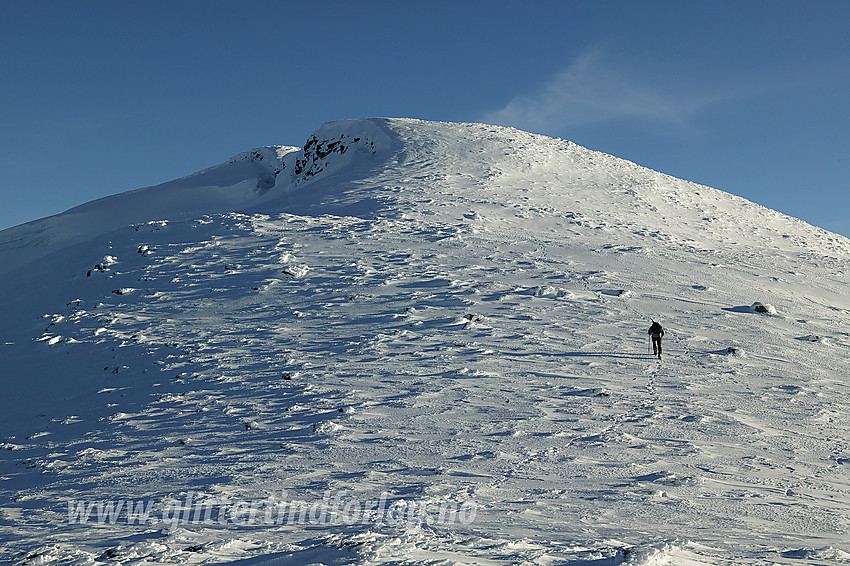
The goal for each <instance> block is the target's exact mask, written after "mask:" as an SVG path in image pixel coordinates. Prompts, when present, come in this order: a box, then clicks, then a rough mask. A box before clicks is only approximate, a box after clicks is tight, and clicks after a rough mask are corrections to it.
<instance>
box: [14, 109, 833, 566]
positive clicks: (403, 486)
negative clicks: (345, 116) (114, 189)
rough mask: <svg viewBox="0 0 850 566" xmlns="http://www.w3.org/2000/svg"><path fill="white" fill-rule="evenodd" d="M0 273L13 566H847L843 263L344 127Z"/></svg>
mask: <svg viewBox="0 0 850 566" xmlns="http://www.w3.org/2000/svg"><path fill="white" fill-rule="evenodd" d="M0 250H3V251H2V252H0V258H2V262H0V263H2V264H3V272H2V274H0V276H1V277H2V283H0V285H2V297H3V313H4V322H3V324H2V327H0V354H1V355H2V357H0V359H2V362H3V369H2V376H3V392H4V403H3V411H2V416H0V423H2V429H0V448H2V450H0V478H2V482H0V548H2V549H3V551H2V553H0V558H2V559H4V560H7V561H9V562H11V563H14V564H32V565H39V564H59V563H61V564H95V563H98V564H99V563H107V564H109V563H115V564H142V563H152V562H160V563H185V564H199V563H221V562H232V561H241V563H242V564H246V565H249V564H256V565H260V564H262V565H272V564H275V565H304V564H328V565H330V564H334V565H337V564H364V565H382V564H406V565H423V564H429V565H432V564H440V565H452V564H479V565H506V564H528V565H554V564H570V565H587V564H592V565H597V566H605V565H616V564H624V563H625V564H644V565H650V564H652V565H656V564H657V565H662V564H677V565H702V564H717V565H731V564H806V563H811V564H848V563H850V544H848V542H847V541H848V539H849V538H850V420H848V398H849V397H848V395H850V387H848V382H847V379H848V377H847V376H848V369H850V365H848V362H847V359H848V354H850V333H848V327H847V325H848V322H849V321H850V299H848V297H847V284H848V276H847V269H848V261H850V241H848V240H847V239H845V238H843V237H841V236H838V235H835V234H831V233H828V232H826V231H823V230H821V229H818V228H815V227H812V226H810V225H808V224H806V223H804V222H802V221H799V220H796V219H793V218H789V217H787V216H784V215H782V214H779V213H777V212H774V211H771V210H768V209H766V208H763V207H761V206H758V205H755V204H753V203H750V202H748V201H746V200H743V199H741V198H738V197H735V196H732V195H729V194H727V193H724V192H721V191H718V190H715V189H712V188H708V187H704V186H700V185H696V184H693V183H689V182H686V181H682V180H678V179H674V178H671V177H669V176H665V175H662V174H660V173H657V172H654V171H651V170H647V169H645V168H641V167H639V166H637V165H635V164H633V163H630V162H627V161H623V160H621V159H617V158H614V157H611V156H609V155H605V154H602V153H597V152H593V151H589V150H587V149H584V148H582V147H579V146H577V145H575V144H572V143H570V142H566V141H562V140H556V139H551V138H546V137H542V136H536V135H532V134H528V133H524V132H521V131H517V130H513V129H507V128H500V127H493V126H484V125H476V124H443V123H430V122H421V121H415V120H398V119H392V120H390V119H374V120H356V121H345V122H335V123H329V124H326V125H325V126H323V127H322V128H321V129H320V130H318V131H317V132H316V133H315V134H314V135H313V136H311V137H310V138H309V140H308V142H307V144H306V145H305V147H304V148H303V149H300V150H294V149H292V148H265V149H260V150H255V151H253V152H249V153H247V154H244V155H242V156H239V157H237V158H234V159H233V160H231V161H230V162H228V163H226V164H223V165H220V166H217V167H213V168H211V169H208V170H206V171H204V172H201V173H198V174H196V175H193V176H190V177H187V178H185V179H181V180H178V181H174V182H171V183H166V184H164V185H160V186H158V187H153V188H148V189H141V190H138V191H133V192H130V193H124V194H120V195H116V196H114V197H110V198H107V199H102V200H99V201H95V202H93V203H89V204H87V205H83V206H81V207H78V208H76V209H72V210H70V211H68V212H67V213H65V214H62V215H58V216H55V217H51V218H47V219H44V220H39V221H36V222H32V223H29V224H26V225H22V226H19V227H16V228H12V229H9V230H6V231H3V232H0ZM757 305H761V306H763V307H764V308H763V309H761V308H758V309H757V308H756V307H757ZM768 307H769V308H768ZM650 318H654V319H656V320H659V321H660V322H661V323H662V324H664V326H665V329H666V332H667V333H666V335H665V338H664V352H665V354H664V359H663V360H661V361H660V362H659V361H658V360H655V359H653V358H652V357H651V356H650V355H648V354H647V346H648V336H647V334H646V329H647V328H648V327H649V324H650ZM334 498H335V499H336V501H337V507H336V510H337V511H340V515H339V516H337V517H335V518H334V520H331V518H329V517H321V516H320V515H321V513H320V511H321V510H322V509H323V507H322V505H323V504H324V505H325V506H326V507H325V508H324V509H326V508H327V504H328V502H329V500H332V499H334ZM281 501H283V502H295V501H302V502H306V504H308V505H310V506H311V507H310V508H309V509H310V510H311V512H315V513H314V515H313V516H312V517H310V516H309V513H308V514H307V516H302V519H305V520H302V521H300V522H299V521H297V520H296V521H286V522H281V521H277V522H275V517H276V516H272V520H270V521H265V518H267V517H269V514H268V512H269V510H272V511H275V510H276V509H279V508H280V507H275V505H278V504H279V503H280V502H281ZM256 502H263V503H262V505H259V504H257V503H256ZM340 502H343V503H347V504H348V508H347V509H348V511H349V514H348V516H347V517H346V516H345V514H344V513H343V511H345V509H344V508H343V507H342V506H341V505H339V503H340ZM128 504H131V505H130V510H137V509H140V508H146V509H147V510H148V511H149V513H148V514H147V515H145V516H144V517H143V518H142V519H139V520H137V521H133V520H130V518H129V517H128V516H127V515H128V513H127V509H128V508H127V505H128ZM109 505H112V507H109ZM139 505H141V507H138V506H139ZM81 506H82V507H81ZM122 506H123V507H122ZM252 506H253V507H252ZM367 508H369V509H370V511H369V512H367V511H366V509H367ZM204 509H211V510H214V511H215V513H212V514H208V516H207V517H206V519H207V520H203V517H200V516H199V513H195V511H198V510H200V511H203V510H204ZM251 509H254V515H253V516H252V514H251ZM357 509H362V510H363V512H362V513H361V515H359V516H358V515H356V514H354V511H356V510H357ZM405 509H407V510H410V509H413V510H417V509H418V510H419V511H421V512H418V513H408V514H406V515H404V514H402V513H401V511H402V510H405ZM445 509H448V510H449V511H451V513H449V514H448V515H445V516H442V517H441V516H440V515H439V513H440V510H445ZM388 510H390V511H392V512H390V511H388ZM455 511H457V512H458V513H454V512H455ZM184 513H185V514H184ZM193 513H195V514H194V515H193ZM453 513H454V514H453ZM82 516H85V520H83V519H82V518H81V517H82ZM400 516H402V517H403V518H404V520H399V517H400ZM358 517H359V520H355V519H357V518H358ZM74 518H76V520H73V519H74ZM346 518H348V519H351V520H345V519H346ZM113 519H114V520H113ZM181 519H185V520H181ZM193 519H195V520H193Z"/></svg>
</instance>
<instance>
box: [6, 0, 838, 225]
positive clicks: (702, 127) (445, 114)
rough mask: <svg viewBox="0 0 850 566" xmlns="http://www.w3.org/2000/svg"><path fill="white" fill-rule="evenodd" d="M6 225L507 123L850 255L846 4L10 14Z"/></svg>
mask: <svg viewBox="0 0 850 566" xmlns="http://www.w3.org/2000/svg"><path fill="white" fill-rule="evenodd" d="M2 10H3V16H2V18H0V84H1V85H2V87H0V228H6V227H9V226H12V225H15V224H19V223H22V222H26V221H29V220H34V219H36V218H40V217H43V216H47V215H50V214H55V213H58V212H61V211H63V210H66V209H68V208H70V207H72V206H75V205H77V204H81V203H83V202H86V201H89V200H92V199H95V198H98V197H102V196H106V195H109V194H114V193H117V192H122V191H125V190H130V189H135V188H139V187H143V186H149V185H154V184H158V183H161V182H164V181H168V180H171V179H174V178H178V177H181V176H184V175H186V174H189V173H192V172H195V171H197V170H200V169H203V168H205V167H208V166H211V165H214V164H217V163H220V162H222V161H224V160H226V159H227V158H229V157H231V156H232V155H235V154H237V153H240V152H242V151H246V150H248V149H251V148H253V147H257V146H262V145H271V144H280V145H302V144H303V143H304V142H305V140H306V139H307V137H308V136H309V134H310V133H311V132H312V131H314V130H315V129H317V128H318V127H319V126H320V125H321V124H322V123H323V122H326V121H330V120H337V119H344V118H361V117H373V116H402V117H414V118H423V119H427V120H444V121H464V122H466V121H475V122H491V123H500V124H505V125H512V126H516V127H519V128H521V129H525V130H529V131H533V132H538V133H543V134H547V135H552V136H557V137H562V138H565V139H570V140H572V141H574V142H576V143H578V144H580V145H584V146H586V147H590V148H592V149H597V150H600V151H604V152H606V153H611V154H613V155H617V156H620V157H624V158H626V159H629V160H632V161H635V162H637V163H639V164H641V165H645V166H647V167H650V168H652V169H656V170H659V171H663V172H665V173H669V174H672V175H675V176H677V177H681V178H684V179H688V180H692V181H696V182H699V183H704V184H707V185H710V186H713V187H716V188H719V189H722V190H725V191H728V192H731V193H734V194H737V195H740V196H743V197H745V198H748V199H750V200H753V201H755V202H758V203H760V204H763V205H765V206H768V207H770V208H774V209H777V210H779V211H781V212H784V213H786V214H790V215H792V216H796V217H799V218H803V219H804V220H806V221H808V222H811V223H813V224H816V225H819V226H822V227H824V228H827V229H829V230H832V231H835V232H839V233H842V234H844V235H848V236H850V190H848V189H850V182H848V179H850V161H848V159H850V157H848V150H850V31H848V30H850V2H847V1H845V0H836V1H817V0H815V1H806V2H803V1H794V2H788V1H781V0H780V1H770V2H761V1H746V0H743V1H742V0H736V1H733V2H723V1H717V2H691V1H669V2H662V1H651V0H649V1H637V0H635V1H606V0H594V1H584V2H577V1H576V2H573V1H567V0H563V1H548V2H542V1H535V0H524V1H523V2H517V1H515V0H511V1H499V0H492V1H468V2H463V1H452V2H449V1H445V2H442V1H430V2H414V1H404V0H396V1H368V0H364V1H359V2H351V1H334V0H325V1H323V2H321V3H311V2H304V1H298V2H287V1H265V2H256V1H240V2H232V1H228V2H217V1H214V0H208V1H195V2H188V1H183V2H181V1H168V2H166V1H162V2H158V1H146V2H129V1H119V0H111V1H106V2H95V1H86V0H81V1H74V2H68V1H63V2H44V1H37V0H35V1H34V0H27V1H25V2H24V1H21V2H19V1H15V0H5V1H4V2H3V4H2Z"/></svg>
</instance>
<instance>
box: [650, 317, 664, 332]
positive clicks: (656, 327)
mask: <svg viewBox="0 0 850 566" xmlns="http://www.w3.org/2000/svg"><path fill="white" fill-rule="evenodd" d="M649 334H652V335H656V334H657V335H664V329H663V328H661V325H660V324H658V323H657V322H655V321H654V320H653V321H652V326H650V327H649Z"/></svg>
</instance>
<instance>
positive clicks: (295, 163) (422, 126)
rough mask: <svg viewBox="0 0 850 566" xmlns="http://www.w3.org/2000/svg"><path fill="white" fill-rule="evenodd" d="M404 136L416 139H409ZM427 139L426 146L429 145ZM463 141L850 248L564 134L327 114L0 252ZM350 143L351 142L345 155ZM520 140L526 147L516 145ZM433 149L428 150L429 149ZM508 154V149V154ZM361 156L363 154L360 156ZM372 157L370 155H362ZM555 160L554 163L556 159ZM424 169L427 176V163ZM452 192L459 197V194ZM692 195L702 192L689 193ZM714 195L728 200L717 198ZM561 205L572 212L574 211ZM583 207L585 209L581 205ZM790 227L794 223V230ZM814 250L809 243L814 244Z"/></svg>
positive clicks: (622, 193)
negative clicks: (293, 133) (318, 123)
mask: <svg viewBox="0 0 850 566" xmlns="http://www.w3.org/2000/svg"><path fill="white" fill-rule="evenodd" d="M346 136H347V138H346ZM452 136H455V137H456V139H455V142H457V141H458V140H457V137H458V136H463V137H462V139H463V140H464V142H463V143H460V144H458V143H455V144H446V143H443V146H442V147H441V148H440V149H436V151H435V150H434V147H436V146H439V142H437V141H436V140H438V139H440V138H442V139H443V140H445V139H447V138H451V137H452ZM416 140H418V141H416ZM515 140H516V143H518V144H519V145H517V146H515V147H511V142H513V141H515ZM519 140H521V141H519ZM500 142H501V143H500ZM485 143H486V144H489V145H485ZM376 144H377V145H376ZM406 145H407V146H415V147H416V149H415V150H414V149H413V147H406ZM429 145H432V146H434V147H432V148H431V149H429V148H428V146H429ZM464 145H465V146H466V148H475V147H476V146H478V147H479V149H478V151H479V152H480V153H482V154H484V155H485V157H484V161H483V162H481V163H478V166H477V167H476V168H474V170H473V171H467V172H463V173H460V172H458V173H457V174H460V175H474V176H476V177H478V178H479V179H485V180H486V181H488V182H493V183H496V184H498V185H499V188H501V189H503V190H504V189H508V190H510V189H511V187H510V183H512V182H514V183H516V184H518V185H521V184H522V183H523V180H522V177H521V174H518V171H521V170H522V168H527V169H529V170H530V171H533V170H534V169H535V167H537V168H540V167H541V166H543V167H552V166H553V165H556V164H557V165H560V170H559V171H558V172H557V173H556V174H555V175H554V176H553V177H552V178H550V179H547V183H548V185H549V186H547V187H544V190H548V191H550V194H551V195H552V196H553V197H558V196H561V197H563V196H564V195H563V194H562V195H558V194H557V192H556V191H553V190H552V189H553V188H557V187H558V185H559V183H561V182H563V185H564V186H567V187H569V189H568V190H569V191H572V192H573V193H575V194H576V196H577V197H578V198H579V200H580V197H581V196H582V195H581V192H582V190H587V189H585V188H584V187H582V183H586V184H589V185H590V186H594V187H595V190H605V191H609V192H612V193H614V194H612V195H611V197H612V198H609V199H608V203H609V205H610V206H611V207H612V208H611V210H610V211H608V214H611V213H612V212H613V211H616V213H617V214H620V213H624V212H627V210H628V208H629V207H641V208H645V209H647V211H646V212H648V214H643V215H640V216H639V219H640V220H641V221H642V222H644V223H645V224H646V225H653V224H652V223H653V222H655V223H657V224H660V225H663V224H664V222H666V221H670V220H676V221H677V222H679V223H681V222H683V221H688V222H689V223H691V224H693V225H694V227H695V228H696V230H695V231H696V232H702V233H706V232H709V233H710V232H711V229H712V226H711V222H712V221H716V220H717V218H713V217H711V216H710V215H709V216H706V215H703V216H702V217H701V218H698V217H697V216H698V215H699V214H701V213H702V212H705V213H706V214H710V213H711V212H712V211H713V212H721V213H722V212H723V211H721V210H719V208H718V206H719V205H720V204H723V205H724V206H733V207H734V208H736V209H739V210H740V209H749V211H750V212H751V213H753V214H757V215H759V216H761V217H762V218H761V220H762V221H763V222H762V223H761V224H762V228H766V227H767V226H766V225H765V224H766V223H770V222H779V223H783V222H784V223H787V224H788V226H795V227H797V228H799V229H802V231H804V232H806V233H807V235H808V236H811V237H814V238H815V239H816V240H817V246H816V247H817V249H818V250H820V251H821V252H823V251H825V250H827V249H830V250H831V249H833V248H834V249H836V250H837V251H839V252H840V253H846V252H847V251H849V250H850V240H847V239H846V238H843V237H841V236H839V235H836V234H831V233H829V232H827V231H826V230H822V229H819V228H815V227H811V226H810V225H808V224H806V223H804V222H803V221H801V220H799V219H796V218H793V217H790V216H786V215H784V214H781V213H778V212H776V211H772V210H770V209H767V208H764V207H761V206H760V205H757V204H755V203H751V202H749V201H747V200H746V199H743V198H741V197H736V196H734V195H731V194H729V193H725V192H723V191H719V190H718V189H713V188H710V187H705V186H702V185H698V184H696V183H691V182H689V181H684V180H681V179H676V178H675V177H670V176H668V175H665V174H662V173H658V172H655V171H652V170H651V169H647V168H644V167H641V166H639V165H637V164H634V163H632V162H630V161H627V160H623V159H621V158H616V157H613V156H610V155H607V154H604V153H601V152H595V151H592V150H588V149H586V148H583V147H581V146H578V145H576V144H574V143H572V142H567V141H563V140H559V139H554V138H548V137H546V136H541V135H537V134H529V133H526V132H522V131H520V130H515V129H512V128H504V127H498V126H487V125H483V124H453V123H440V122H425V121H421V120H413V119H398V118H395V119H386V118H384V119H380V118H373V119H358V120H343V121H337V122H328V123H327V124H325V125H323V126H322V127H321V128H319V129H318V130H316V132H314V133H313V134H311V136H310V137H309V138H308V141H307V142H306V143H305V145H304V147H302V148H300V149H298V148H293V147H287V146H268V147H264V148H257V149H254V150H251V151H248V152H244V153H242V154H239V155H237V156H235V157H233V158H231V159H230V160H228V161H227V162H225V163H222V164H220V165H216V166H213V167H210V168H207V169H204V170H202V171H199V172H197V173H193V174H191V175H188V176H186V177H183V178H180V179H176V180H174V181H169V182H166V183H163V184H160V185H156V186H153V187H145V188H141V189H135V190H132V191H128V192H124V193H118V194H116V195H112V196H108V197H104V198H101V199H97V200H95V201H91V202H88V203H85V204H82V205H79V206H76V207H74V208H72V209H69V210H68V211H66V212H64V213H60V214H57V215H54V216H51V217H47V218H42V219H39V220H34V221H31V222H28V223H25V224H22V225H20V226H15V227H12V228H8V229H6V230H3V231H0V253H4V252H5V253H6V255H7V256H12V255H18V256H20V259H18V258H11V257H7V261H6V265H7V266H9V267H12V266H15V267H17V266H19V265H20V264H21V263H23V262H26V261H29V259H30V258H31V257H34V256H36V255H39V254H38V252H34V250H38V249H40V248H41V249H58V248H59V247H61V246H62V245H63V242H67V241H80V240H81V239H82V240H84V239H87V238H91V237H95V236H97V235H100V234H102V233H104V232H107V231H109V230H112V229H115V228H118V227H120V226H122V225H129V224H133V223H144V222H147V221H152V220H156V219H158V218H162V217H168V216H171V217H174V216H181V217H189V216H192V215H200V214H206V213H211V212H226V211H229V210H235V211H238V210H245V209H250V210H262V208H263V207H268V206H272V207H276V208H279V209H287V208H292V207H291V206H288V205H287V204H286V203H285V202H281V201H284V200H285V199H287V198H294V199H297V198H298V196H299V195H297V194H296V193H297V191H298V190H299V188H300V187H302V186H304V185H309V184H310V183H311V182H321V181H322V179H323V178H325V177H327V176H329V175H332V174H333V173H334V172H342V171H344V170H345V169H346V168H347V167H352V166H353V165H352V164H354V163H358V162H365V163H367V167H368V165H369V164H370V165H373V166H379V164H380V163H384V164H386V166H387V167H392V166H393V165H395V164H398V165H406V166H411V165H415V166H419V167H420V168H422V169H423V170H424V169H427V165H426V163H428V160H427V159H426V160H425V161H424V162H423V163H422V164H416V163H411V162H409V160H410V159H413V160H415V159H416V158H415V157H411V155H412V154H417V153H418V154H419V155H424V156H427V157H429V158H433V157H434V156H439V155H444V156H446V157H448V155H449V152H451V154H453V157H454V159H455V161H456V160H457V158H458V157H459V156H462V154H463V153H464ZM349 148H351V152H350V153H348V155H346V152H347V151H348V149H349ZM526 148H531V149H530V151H524V150H525V149H526ZM543 149H545V150H546V152H545V153H546V155H545V156H541V155H535V152H536V151H537V150H543ZM432 151H435V153H433V154H432V153H429V152H432ZM441 152H443V153H441ZM468 153H469V154H474V153H475V151H473V150H472V149H469V152H468ZM512 154H513V157H514V159H511V157H512ZM363 157H366V158H367V159H365V160H364V159H363ZM464 157H467V156H464ZM370 158H371V163H369V162H370ZM392 160H395V164H392V163H390V161H392ZM558 161H560V162H561V163H560V164H558V163H557V162H558ZM594 162H596V163H597V164H599V163H601V165H602V167H603V168H607V169H608V170H609V172H607V173H605V172H604V171H603V170H597V174H596V175H591V176H589V177H587V178H584V177H583V173H584V172H587V171H590V170H592V169H593V164H594ZM441 166H442V167H444V168H445V167H451V164H450V163H442V164H441ZM497 172H500V173H497ZM504 172H507V174H506V173H504ZM423 174H424V175H425V176H427V171H425V172H424V173H423ZM494 177H495V179H494ZM499 177H502V178H499ZM511 177H513V178H511ZM562 180H563V181H562ZM671 184H672V185H674V186H675V187H676V192H675V194H672V193H669V192H668V194H666V195H665V194H663V193H660V192H659V191H658V190H657V189H658V187H660V186H670V185H671ZM473 185H474V184H473ZM519 190H521V191H527V190H528V189H527V188H525V187H522V188H520V189H519ZM701 191H702V192H701ZM689 193H690V194H689ZM703 193H706V194H703ZM331 196H332V195H331ZM456 196H457V197H458V198H460V199H462V198H464V196H465V195H456ZM615 196H619V197H620V202H617V200H616V199H615V198H613V197H615ZM694 196H696V197H700V198H693V197H694ZM671 197H672V198H671ZM362 198H363V200H368V198H369V195H363V196H362ZM665 201H666V202H665ZM721 201H726V202H725V203H721ZM420 204H421V203H420ZM488 204H494V203H492V202H490V203H488ZM577 204H578V203H577ZM660 204H667V205H670V204H673V205H675V206H674V207H673V210H672V212H673V214H667V215H666V216H665V214H664V213H665V212H667V211H665V210H661V214H660V215H658V216H656V217H653V216H652V212H653V207H657V206H658V205H660ZM676 207H679V208H680V209H681V208H684V209H686V212H688V214H687V215H685V216H679V215H677V214H675V213H676V212H678V211H677V210H675V208H676ZM753 207H755V208H753ZM361 208H362V207H361ZM694 211H697V214H694ZM316 212H321V211H318V210H317V211H316ZM565 212H566V213H573V212H574V211H565ZM598 212H602V213H603V214H604V213H605V212H603V211H598ZM361 213H362V210H361ZM583 213H584V214H585V215H587V211H585V212H583ZM722 229H723V230H724V231H726V232H734V229H731V228H730V227H728V226H723V227H722ZM797 231H798V232H800V230H797ZM781 232H782V229H781V227H779V228H778V229H776V230H774V233H773V234H771V235H770V237H772V238H799V236H797V235H794V236H792V235H789V234H784V233H781ZM714 243H715V244H717V245H721V244H727V245H728V244H731V243H733V242H732V240H731V239H730V238H725V239H722V240H721V241H719V242H714ZM25 250H26V251H25ZM9 252H12V253H9ZM815 252H816V253H817V250H815ZM4 269H7V268H4Z"/></svg>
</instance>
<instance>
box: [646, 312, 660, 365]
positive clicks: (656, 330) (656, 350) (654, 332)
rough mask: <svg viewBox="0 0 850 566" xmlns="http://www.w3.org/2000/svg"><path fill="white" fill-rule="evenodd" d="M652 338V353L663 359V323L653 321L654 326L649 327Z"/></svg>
mask: <svg viewBox="0 0 850 566" xmlns="http://www.w3.org/2000/svg"><path fill="white" fill-rule="evenodd" d="M647 334H649V337H650V339H651V340H652V355H653V356H657V357H658V359H659V360H660V359H661V337H662V336H664V329H663V328H661V325H660V324H658V323H657V322H655V321H654V320H653V321H652V326H650V327H649V331H648V332H647Z"/></svg>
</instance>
